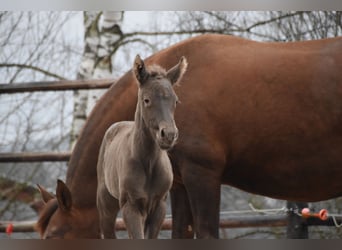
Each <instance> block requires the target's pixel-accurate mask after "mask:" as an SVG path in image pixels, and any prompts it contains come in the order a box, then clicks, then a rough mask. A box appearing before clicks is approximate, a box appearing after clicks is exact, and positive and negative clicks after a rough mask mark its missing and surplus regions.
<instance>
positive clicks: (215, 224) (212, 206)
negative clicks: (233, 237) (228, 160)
mask: <svg viewBox="0 0 342 250" xmlns="http://www.w3.org/2000/svg"><path fill="white" fill-rule="evenodd" d="M186 167H187V168H189V169H192V170H193V169H196V171H187V172H186V174H185V175H183V176H182V178H183V183H184V185H185V188H186V190H187V193H188V197H189V201H190V206H191V210H192V214H193V220H194V225H195V233H196V238H218V237H219V220H220V216H219V215H220V192H221V190H220V186H221V182H220V180H221V179H220V177H219V176H218V173H217V172H216V173H215V172H212V171H211V169H210V168H208V167H203V166H201V165H198V164H194V163H189V164H187V166H186Z"/></svg>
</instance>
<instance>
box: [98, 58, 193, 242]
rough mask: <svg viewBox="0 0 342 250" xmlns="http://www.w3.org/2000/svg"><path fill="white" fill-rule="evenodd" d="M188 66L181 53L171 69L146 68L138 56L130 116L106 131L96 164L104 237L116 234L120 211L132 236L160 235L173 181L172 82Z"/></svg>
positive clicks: (135, 64)
mask: <svg viewBox="0 0 342 250" xmlns="http://www.w3.org/2000/svg"><path fill="white" fill-rule="evenodd" d="M186 67H187V63H186V60H185V58H181V61H180V62H179V63H178V64H177V65H176V66H175V67H173V68H171V69H170V70H169V71H167V72H166V71H165V70H164V69H162V68H160V67H158V66H156V65H154V66H153V67H150V68H146V67H145V64H144V62H143V61H142V60H141V58H140V56H137V57H136V59H135V61H134V65H133V72H134V76H135V78H136V79H137V82H138V86H139V90H138V100H137V107H136V111H135V116H134V121H133V122H132V121H121V122H116V123H114V124H113V125H112V126H110V127H109V129H108V130H107V131H106V133H105V136H104V138H103V141H102V144H101V147H100V154H99V159H98V163H97V199H96V200H97V208H98V212H99V216H100V230H101V235H102V238H116V235H115V230H114V226H113V225H114V223H115V220H116V217H117V214H118V212H119V210H120V209H121V210H122V215H123V220H124V222H125V224H126V227H127V231H128V235H129V237H130V238H133V239H144V238H145V236H144V234H146V237H147V238H149V239H155V238H157V237H158V234H159V231H160V228H161V226H162V224H163V220H164V218H165V213H166V198H167V194H168V192H169V190H170V188H171V186H172V180H173V174H172V166H171V162H170V159H169V156H168V155H167V150H170V149H171V148H172V147H173V146H174V145H175V143H176V141H177V138H178V129H177V127H176V124H175V120H174V111H175V109H176V104H177V102H178V98H177V95H176V94H175V92H174V90H173V88H172V86H173V85H175V84H176V83H177V82H179V81H180V79H181V78H182V75H183V74H184V72H185V70H186Z"/></svg>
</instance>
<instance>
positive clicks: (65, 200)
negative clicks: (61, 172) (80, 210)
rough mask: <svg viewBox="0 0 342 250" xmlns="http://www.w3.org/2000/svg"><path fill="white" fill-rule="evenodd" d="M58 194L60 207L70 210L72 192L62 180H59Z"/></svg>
mask: <svg viewBox="0 0 342 250" xmlns="http://www.w3.org/2000/svg"><path fill="white" fill-rule="evenodd" d="M56 196H57V202H58V207H59V208H60V209H62V210H63V211H69V210H70V209H71V205H72V200H71V193H70V190H69V188H68V187H67V186H66V185H65V183H64V182H63V181H61V180H57V189H56Z"/></svg>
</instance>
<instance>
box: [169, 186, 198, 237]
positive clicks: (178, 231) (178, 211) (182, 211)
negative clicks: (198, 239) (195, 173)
mask: <svg viewBox="0 0 342 250" xmlns="http://www.w3.org/2000/svg"><path fill="white" fill-rule="evenodd" d="M170 198H171V210H172V238H173V239H192V238H194V223H193V219H192V213H191V208H190V203H189V199H188V195H187V193H186V190H185V187H184V186H183V185H181V184H175V185H174V186H173V187H172V189H171V190H170Z"/></svg>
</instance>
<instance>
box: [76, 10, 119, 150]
mask: <svg viewBox="0 0 342 250" xmlns="http://www.w3.org/2000/svg"><path fill="white" fill-rule="evenodd" d="M122 20H123V12H116V11H104V12H88V11H86V12H84V26H85V35H84V40H85V46H84V52H83V57H82V61H81V64H80V68H79V72H78V74H77V78H78V79H100V78H111V77H112V70H113V69H112V56H113V55H114V54H115V51H116V50H117V49H118V46H119V45H118V42H119V41H120V40H121V39H122V32H121V29H120V26H121V24H122ZM104 91H105V90H90V91H89V90H78V91H75V92H74V120H73V125H72V131H71V147H72V148H73V146H74V145H75V143H76V141H77V138H78V136H79V134H80V131H81V129H82V127H83V126H84V123H85V121H86V118H87V116H88V115H89V113H90V111H91V110H92V108H93V106H94V105H95V103H96V101H97V100H98V98H99V97H100V96H101V95H102V94H103V93H104Z"/></svg>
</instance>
